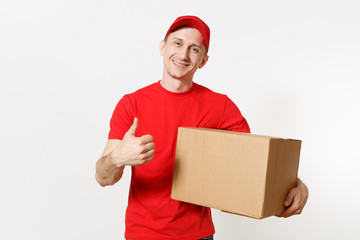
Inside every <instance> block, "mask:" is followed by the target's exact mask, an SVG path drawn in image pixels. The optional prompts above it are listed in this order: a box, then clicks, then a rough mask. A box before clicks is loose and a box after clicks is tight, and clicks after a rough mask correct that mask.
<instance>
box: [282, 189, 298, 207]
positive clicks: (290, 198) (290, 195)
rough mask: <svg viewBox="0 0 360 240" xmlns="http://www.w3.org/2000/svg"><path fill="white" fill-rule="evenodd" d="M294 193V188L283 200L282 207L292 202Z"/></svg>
mask: <svg viewBox="0 0 360 240" xmlns="http://www.w3.org/2000/svg"><path fill="white" fill-rule="evenodd" d="M295 195H296V192H295V189H291V190H290V192H289V193H288V195H287V196H286V199H285V201H284V207H289V206H290V204H291V203H292V202H293V200H294V198H295Z"/></svg>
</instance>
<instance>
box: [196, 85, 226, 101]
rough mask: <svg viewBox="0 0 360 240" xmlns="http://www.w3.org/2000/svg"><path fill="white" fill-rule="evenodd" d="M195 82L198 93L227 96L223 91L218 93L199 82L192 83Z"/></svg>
mask: <svg viewBox="0 0 360 240" xmlns="http://www.w3.org/2000/svg"><path fill="white" fill-rule="evenodd" d="M194 84H196V87H197V91H198V92H199V93H200V94H206V95H209V96H213V97H218V98H224V99H225V98H227V96H226V95H225V94H223V93H219V92H215V91H213V90H211V89H210V88H208V87H205V86H203V85H200V84H197V83H194Z"/></svg>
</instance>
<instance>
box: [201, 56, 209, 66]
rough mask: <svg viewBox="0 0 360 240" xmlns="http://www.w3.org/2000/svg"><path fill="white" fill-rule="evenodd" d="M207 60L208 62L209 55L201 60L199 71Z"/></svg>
mask: <svg viewBox="0 0 360 240" xmlns="http://www.w3.org/2000/svg"><path fill="white" fill-rule="evenodd" d="M208 60H209V55H207V54H206V56H205V57H204V58H203V60H202V62H201V64H200V65H199V69H201V68H202V67H203V66H205V64H206V63H207V61H208Z"/></svg>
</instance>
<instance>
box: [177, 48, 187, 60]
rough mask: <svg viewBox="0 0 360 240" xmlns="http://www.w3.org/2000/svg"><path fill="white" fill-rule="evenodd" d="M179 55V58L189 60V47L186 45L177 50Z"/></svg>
mask: <svg viewBox="0 0 360 240" xmlns="http://www.w3.org/2000/svg"><path fill="white" fill-rule="evenodd" d="M179 57H180V58H181V60H184V61H186V60H189V49H188V48H187V47H182V48H181V49H180V52H179Z"/></svg>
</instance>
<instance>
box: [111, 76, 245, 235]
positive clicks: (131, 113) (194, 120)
mask: <svg viewBox="0 0 360 240" xmlns="http://www.w3.org/2000/svg"><path fill="white" fill-rule="evenodd" d="M134 117H138V118H139V128H138V130H137V132H136V136H137V137H140V136H142V135H145V134H150V135H152V136H153V137H154V143H155V156H154V159H153V160H152V161H150V162H149V163H147V164H144V165H142V166H137V167H132V176H131V185H130V193H129V202H128V207H127V210H126V218H125V223H126V231H125V238H127V239H133V240H137V239H141V240H160V239H161V240H166V239H171V240H194V239H199V238H204V237H207V236H210V235H212V234H214V232H215V230H214V226H213V222H212V218H211V211H210V209H209V208H206V207H201V206H197V205H193V204H189V203H184V202H179V201H176V200H172V199H170V193H171V184H172V176H173V167H174V157H175V147H176V137H177V129H178V127H201V128H218V129H228V130H233V131H242V132H250V129H249V126H248V124H247V122H246V120H245V118H243V116H242V115H241V113H240V111H239V109H238V108H237V107H236V105H235V104H234V103H233V102H232V101H231V100H230V99H229V98H228V97H227V96H226V95H222V94H218V93H215V92H213V91H211V90H209V89H207V88H205V87H203V86H201V85H198V84H196V83H194V84H193V86H192V88H191V89H190V90H189V91H187V92H184V93H172V92H169V91H167V90H166V89H164V88H163V87H162V86H161V84H160V82H157V83H154V84H151V85H149V86H147V87H145V88H142V89H140V90H138V91H136V92H134V93H132V94H128V95H125V96H124V97H123V98H122V99H121V100H120V101H119V103H118V104H117V106H116V108H115V110H114V113H113V116H112V119H111V122H110V127H111V129H110V132H109V139H122V138H123V136H124V134H125V133H126V131H127V130H128V129H129V127H130V126H131V124H132V123H133V119H134Z"/></svg>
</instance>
